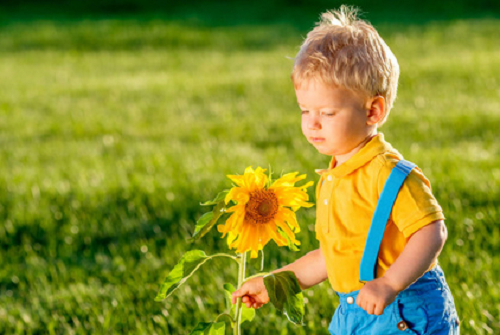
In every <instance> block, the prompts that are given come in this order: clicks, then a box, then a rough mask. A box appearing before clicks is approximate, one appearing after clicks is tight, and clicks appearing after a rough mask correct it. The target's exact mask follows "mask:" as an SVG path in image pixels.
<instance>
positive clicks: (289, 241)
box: [277, 228, 300, 251]
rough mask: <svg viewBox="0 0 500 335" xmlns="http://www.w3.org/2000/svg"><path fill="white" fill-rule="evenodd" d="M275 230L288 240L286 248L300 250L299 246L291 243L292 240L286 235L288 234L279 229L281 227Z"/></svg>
mask: <svg viewBox="0 0 500 335" xmlns="http://www.w3.org/2000/svg"><path fill="white" fill-rule="evenodd" d="M277 231H278V233H279V234H280V235H281V236H283V237H284V238H286V240H287V241H288V249H290V250H292V251H300V249H299V247H297V246H296V245H295V244H293V242H292V240H290V237H288V235H287V234H286V233H285V232H284V231H283V230H281V228H278V230H277Z"/></svg>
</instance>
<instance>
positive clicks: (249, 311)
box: [224, 284, 255, 323]
mask: <svg viewBox="0 0 500 335" xmlns="http://www.w3.org/2000/svg"><path fill="white" fill-rule="evenodd" d="M234 291H236V289H235V288H234V286H233V285H232V284H224V293H225V297H226V304H227V307H228V308H230V309H231V312H230V315H231V318H233V320H234V319H235V318H236V305H233V304H232V303H231V298H232V297H233V295H232V294H233V292H234ZM254 317H255V309H253V308H248V307H247V306H246V305H245V304H242V305H241V323H243V322H245V321H252V320H253V318H254Z"/></svg>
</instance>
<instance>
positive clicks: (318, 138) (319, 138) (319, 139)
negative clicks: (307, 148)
mask: <svg viewBox="0 0 500 335" xmlns="http://www.w3.org/2000/svg"><path fill="white" fill-rule="evenodd" d="M324 140H325V139H324V138H323V137H311V141H312V142H314V143H320V142H323V141H324Z"/></svg>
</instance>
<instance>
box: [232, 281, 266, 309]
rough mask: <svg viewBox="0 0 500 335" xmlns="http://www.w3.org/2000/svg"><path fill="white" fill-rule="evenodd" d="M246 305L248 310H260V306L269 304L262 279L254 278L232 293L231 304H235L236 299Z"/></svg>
mask: <svg viewBox="0 0 500 335" xmlns="http://www.w3.org/2000/svg"><path fill="white" fill-rule="evenodd" d="M239 297H242V298H241V301H242V302H243V303H244V304H246V305H247V307H248V308H251V307H253V308H255V309H257V308H260V307H262V305H264V304H267V303H268V302H269V295H268V294H267V290H266V286H265V285H264V278H263V277H256V278H252V279H250V280H248V281H247V282H245V283H244V284H243V285H241V287H240V288H239V289H238V290H236V291H234V292H233V298H232V301H231V302H232V303H233V304H235V303H236V301H237V299H238V298H239Z"/></svg>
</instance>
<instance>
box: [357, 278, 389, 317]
mask: <svg viewBox="0 0 500 335" xmlns="http://www.w3.org/2000/svg"><path fill="white" fill-rule="evenodd" d="M398 293H399V290H397V289H395V288H394V287H393V285H391V283H390V282H389V281H388V280H387V278H385V277H381V278H377V279H375V280H372V281H369V282H367V283H366V284H365V286H363V288H362V289H361V290H360V291H359V294H358V297H357V298H356V304H357V305H358V306H359V307H361V308H363V309H364V310H365V311H366V312H367V313H368V314H375V315H382V313H383V312H384V309H385V307H387V306H388V305H390V304H391V303H392V302H393V301H394V300H395V299H396V297H397V295H398Z"/></svg>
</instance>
